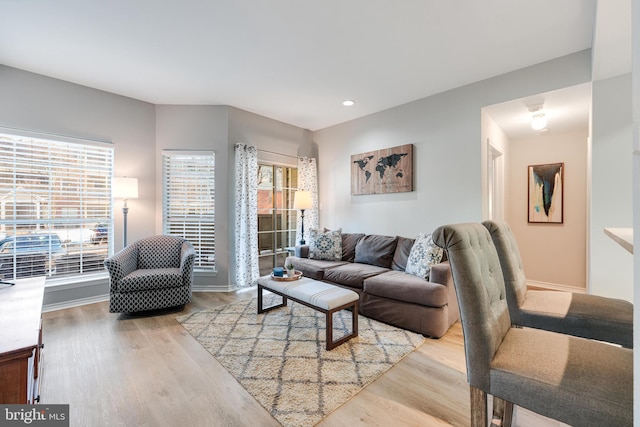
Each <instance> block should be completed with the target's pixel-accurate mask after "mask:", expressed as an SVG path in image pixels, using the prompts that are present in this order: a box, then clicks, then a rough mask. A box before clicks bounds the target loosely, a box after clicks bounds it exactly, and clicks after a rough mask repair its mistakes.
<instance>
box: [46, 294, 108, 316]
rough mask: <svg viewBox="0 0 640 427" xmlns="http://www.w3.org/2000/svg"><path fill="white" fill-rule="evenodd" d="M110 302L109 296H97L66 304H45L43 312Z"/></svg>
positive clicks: (66, 302)
mask: <svg viewBox="0 0 640 427" xmlns="http://www.w3.org/2000/svg"><path fill="white" fill-rule="evenodd" d="M103 301H109V295H97V296H94V297H89V298H79V299H74V300H70V301H65V302H59V303H53V304H45V305H44V306H43V307H42V311H43V312H48V311H56V310H64V309H65V308H73V307H79V306H81V305H87V304H95V303H97V302H103Z"/></svg>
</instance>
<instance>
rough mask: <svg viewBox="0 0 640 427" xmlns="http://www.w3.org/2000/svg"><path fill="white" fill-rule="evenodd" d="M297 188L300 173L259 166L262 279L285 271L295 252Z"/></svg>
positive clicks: (259, 230)
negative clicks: (277, 270)
mask: <svg viewBox="0 0 640 427" xmlns="http://www.w3.org/2000/svg"><path fill="white" fill-rule="evenodd" d="M297 188H298V169H297V168H295V167H291V166H282V165H275V164H268V163H259V164H258V255H259V261H260V275H261V276H263V275H265V274H269V273H270V272H271V271H272V269H273V268H274V267H282V266H283V265H284V260H285V259H286V258H287V256H288V255H289V254H290V253H292V252H293V247H294V246H295V239H296V228H297V223H296V221H297V212H296V210H295V209H293V195H294V193H295V191H296V190H297Z"/></svg>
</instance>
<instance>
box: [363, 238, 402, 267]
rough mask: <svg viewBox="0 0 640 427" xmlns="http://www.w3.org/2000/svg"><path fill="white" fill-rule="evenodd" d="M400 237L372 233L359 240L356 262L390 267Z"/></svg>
mask: <svg viewBox="0 0 640 427" xmlns="http://www.w3.org/2000/svg"><path fill="white" fill-rule="evenodd" d="M397 242H398V237H397V236H394V237H391V236H380V235H377V234H370V235H367V236H364V237H363V238H362V239H360V240H358V243H357V244H356V257H355V260H354V262H357V263H361V264H370V265H376V266H378V267H384V268H390V267H391V261H392V260H393V254H394V252H395V250H396V244H397Z"/></svg>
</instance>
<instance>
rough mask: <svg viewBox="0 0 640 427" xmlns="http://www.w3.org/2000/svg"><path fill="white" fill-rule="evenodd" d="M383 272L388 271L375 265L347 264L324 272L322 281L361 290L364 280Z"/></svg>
mask: <svg viewBox="0 0 640 427" xmlns="http://www.w3.org/2000/svg"><path fill="white" fill-rule="evenodd" d="M385 271H389V269H388V268H383V267H378V266H375V265H369V264H358V263H351V262H348V263H344V264H342V265H339V266H337V267H331V268H327V269H326V270H324V278H323V280H326V281H329V282H333V283H337V284H340V285H344V286H349V287H351V288H359V289H362V283H363V282H364V280H365V279H366V278H368V277H371V276H375V275H376V274H380V273H384V272H385Z"/></svg>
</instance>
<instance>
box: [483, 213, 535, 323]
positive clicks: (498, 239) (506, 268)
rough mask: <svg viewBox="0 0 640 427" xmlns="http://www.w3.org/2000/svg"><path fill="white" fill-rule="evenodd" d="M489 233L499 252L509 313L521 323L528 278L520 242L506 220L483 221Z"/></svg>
mask: <svg viewBox="0 0 640 427" xmlns="http://www.w3.org/2000/svg"><path fill="white" fill-rule="evenodd" d="M482 225H484V226H485V227H486V228H487V230H489V234H491V239H492V240H493V244H494V246H495V247H496V251H497V252H498V258H499V259H500V266H501V267H502V276H503V277H504V285H505V287H506V290H507V303H508V305H509V315H510V316H511V322H513V324H514V325H519V324H521V321H520V318H521V312H520V306H522V304H523V303H524V298H525V294H526V293H527V278H526V277H525V275H524V267H523V266H522V258H521V257H520V250H519V249H518V242H517V241H516V237H515V236H514V234H513V232H512V231H511V227H509V224H507V223H506V222H504V221H496V220H492V221H484V222H483V223H482Z"/></svg>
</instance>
